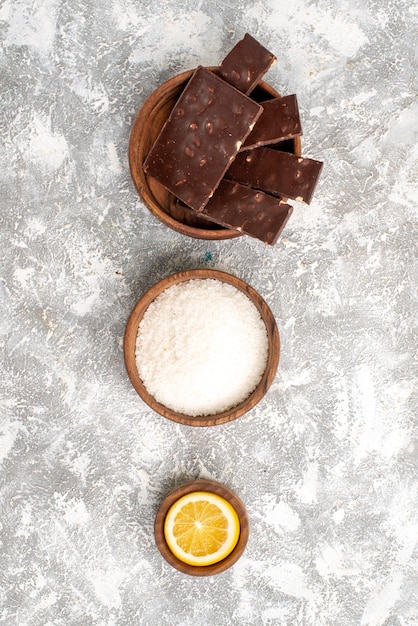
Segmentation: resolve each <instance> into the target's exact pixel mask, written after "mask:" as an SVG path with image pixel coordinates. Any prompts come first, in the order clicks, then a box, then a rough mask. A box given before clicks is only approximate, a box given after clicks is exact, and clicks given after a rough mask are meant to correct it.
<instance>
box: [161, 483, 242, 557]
mask: <svg viewBox="0 0 418 626" xmlns="http://www.w3.org/2000/svg"><path fill="white" fill-rule="evenodd" d="M239 534H240V522H239V518H238V515H237V512H236V510H235V509H234V507H233V506H232V505H231V504H230V503H229V502H228V500H225V498H223V497H222V496H219V495H217V494H215V493H212V492H207V491H193V492H191V493H188V494H186V495H184V496H182V497H181V498H179V499H178V500H176V502H174V504H173V505H172V506H171V507H170V509H169V510H168V512H167V515H166V518H165V522H164V536H165V539H166V542H167V545H168V547H169V548H170V550H171V552H172V553H173V554H174V555H175V556H176V557H177V558H178V559H180V560H181V561H183V562H184V563H187V564H189V565H200V566H205V565H212V564H213V563H218V562H219V561H222V559H224V558H225V557H227V556H228V554H230V553H231V552H232V550H233V549H234V548H235V546H236V544H237V542H238V539H239Z"/></svg>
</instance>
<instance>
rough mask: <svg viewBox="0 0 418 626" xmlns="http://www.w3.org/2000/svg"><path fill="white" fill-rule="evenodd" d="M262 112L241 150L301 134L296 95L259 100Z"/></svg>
mask: <svg viewBox="0 0 418 626" xmlns="http://www.w3.org/2000/svg"><path fill="white" fill-rule="evenodd" d="M260 104H261V106H262V107H263V112H262V114H261V116H260V118H259V119H258V121H257V124H256V125H255V126H254V128H253V130H252V131H251V133H250V134H249V135H248V137H247V139H246V140H245V141H244V143H243V145H242V148H241V150H249V149H252V148H257V147H259V146H266V145H268V144H273V143H277V142H279V141H285V140H286V139H291V138H292V137H296V136H298V135H301V134H302V125H301V122H300V117H299V108H298V102H297V99H296V96H295V95H294V94H293V95H290V96H283V98H273V99H272V100H267V101H266V102H261V103H260Z"/></svg>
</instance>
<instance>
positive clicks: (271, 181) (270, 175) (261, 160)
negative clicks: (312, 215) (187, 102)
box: [225, 147, 323, 204]
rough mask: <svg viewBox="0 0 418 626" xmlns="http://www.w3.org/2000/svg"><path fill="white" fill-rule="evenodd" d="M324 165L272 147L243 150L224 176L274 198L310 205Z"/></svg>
mask: <svg viewBox="0 0 418 626" xmlns="http://www.w3.org/2000/svg"><path fill="white" fill-rule="evenodd" d="M322 165H323V163H321V161H315V160H314V159H307V158H303V157H299V156H296V155H295V154H290V153H289V152H280V151H279V150H273V149H272V148H264V147H263V148H254V149H253V150H244V151H243V152H240V154H238V155H237V157H236V158H235V160H234V162H233V163H232V164H231V167H230V168H229V169H228V171H227V172H226V173H225V178H226V179H228V180H232V181H235V182H237V183H241V184H243V185H249V186H250V187H254V188H255V189H259V190H261V191H265V192H266V193H270V194H272V195H274V196H281V197H284V198H292V200H298V201H300V202H306V203H307V204H309V203H310V201H311V199H312V195H313V192H314V189H315V186H316V183H317V182H318V178H319V174H320V172H321V169H322Z"/></svg>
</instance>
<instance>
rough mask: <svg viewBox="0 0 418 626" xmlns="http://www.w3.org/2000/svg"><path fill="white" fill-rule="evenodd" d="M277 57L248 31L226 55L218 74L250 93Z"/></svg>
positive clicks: (244, 91)
mask: <svg viewBox="0 0 418 626" xmlns="http://www.w3.org/2000/svg"><path fill="white" fill-rule="evenodd" d="M275 60H276V57H275V56H274V54H272V53H271V52H269V51H268V50H267V49H266V48H264V46H262V45H261V44H260V43H259V42H258V41H257V40H256V39H254V37H251V35H249V34H248V33H246V34H245V35H244V38H243V39H241V41H239V42H238V43H237V44H236V45H235V46H234V47H233V48H232V50H231V51H230V52H229V53H228V54H227V55H226V57H225V58H224V60H223V61H222V63H221V65H220V66H219V68H218V70H217V74H218V75H219V76H220V77H221V78H223V79H224V80H226V82H228V83H230V84H231V85H233V86H234V87H236V88H237V89H239V90H240V91H242V92H243V93H246V94H248V93H250V92H251V91H252V90H253V89H254V87H255V86H256V85H257V83H258V82H259V80H260V79H261V77H262V76H264V74H265V73H266V72H267V70H268V69H269V67H270V66H271V65H272V64H273V63H274V61H275Z"/></svg>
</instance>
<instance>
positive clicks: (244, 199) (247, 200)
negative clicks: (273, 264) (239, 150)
mask: <svg viewBox="0 0 418 626" xmlns="http://www.w3.org/2000/svg"><path fill="white" fill-rule="evenodd" d="M183 207H184V205H183ZM189 211H192V209H189ZM292 211H293V208H292V207H291V206H290V205H289V204H286V203H285V202H283V201H281V200H280V198H275V197H274V196H270V195H268V194H266V193H263V192H262V191H257V190H255V189H251V187H246V186H245V185H240V184H239V183H233V182H231V181H228V180H223V181H222V182H221V183H220V184H219V187H218V188H217V190H216V191H215V193H214V194H213V196H212V198H211V199H210V200H209V202H208V203H207V205H206V206H205V208H204V209H203V211H202V212H201V213H199V217H200V216H204V217H205V218H207V219H209V220H211V221H212V222H215V223H216V224H220V225H221V226H224V227H225V228H233V229H234V230H239V231H240V232H242V233H244V234H245V235H250V236H251V237H255V238H256V239H260V240H261V241H263V242H264V243H266V244H269V245H273V244H275V243H276V241H277V239H278V238H279V235H280V233H281V232H282V230H283V228H284V227H285V225H286V223H287V220H288V219H289V217H290V216H291V214H292Z"/></svg>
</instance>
